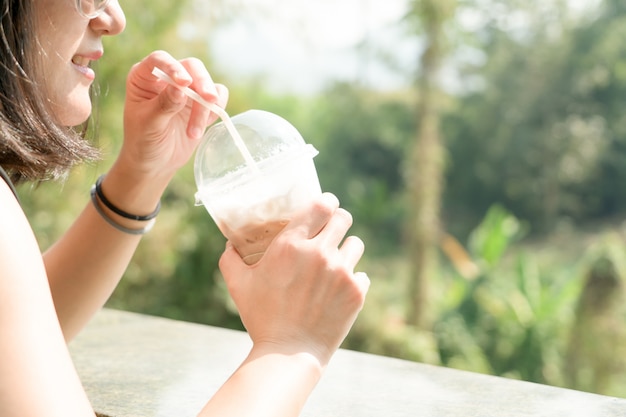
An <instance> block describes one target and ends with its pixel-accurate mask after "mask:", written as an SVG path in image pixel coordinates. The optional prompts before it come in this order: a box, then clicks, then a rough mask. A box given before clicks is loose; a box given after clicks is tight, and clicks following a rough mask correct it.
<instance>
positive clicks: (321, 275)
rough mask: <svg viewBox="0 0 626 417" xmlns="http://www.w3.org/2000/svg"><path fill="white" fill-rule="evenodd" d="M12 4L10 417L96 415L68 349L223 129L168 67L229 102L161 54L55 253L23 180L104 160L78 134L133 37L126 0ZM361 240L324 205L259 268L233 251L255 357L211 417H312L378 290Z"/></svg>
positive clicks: (7, 0) (6, 258)
mask: <svg viewBox="0 0 626 417" xmlns="http://www.w3.org/2000/svg"><path fill="white" fill-rule="evenodd" d="M0 4H2V12H3V15H2V23H1V24H2V35H3V38H2V41H1V42H0V47H1V48H2V53H1V55H0V59H1V60H2V65H0V167H1V168H3V170H0V173H1V174H2V179H3V180H0V415H1V416H3V417H26V416H39V417H43V416H63V417H78V416H81V417H86V416H90V415H91V416H93V411H92V409H91V406H90V404H89V402H88V399H87V397H86V395H85V393H84V391H83V388H82V387H81V384H80V382H79V380H78V377H77V375H76V372H75V370H74V368H73V366H72V363H71V359H70V356H69V354H68V350H67V347H66V342H67V341H69V340H71V339H72V337H74V336H75V335H76V334H77V333H78V332H79V331H80V330H81V329H82V328H83V326H84V325H85V324H86V323H87V322H88V321H89V319H90V318H91V317H92V315H93V314H94V313H95V312H96V311H98V309H99V308H101V307H102V305H103V304H104V302H105V301H106V300H107V298H108V297H109V296H110V294H111V292H112V291H113V289H114V287H115V286H116V284H117V283H118V281H119V279H120V277H121V276H122V274H123V272H124V270H125V268H126V266H127V265H128V262H129V259H130V258H131V256H132V254H133V252H134V250H135V248H136V246H137V244H138V242H139V240H140V238H141V235H142V234H144V233H146V232H147V231H148V230H149V229H150V226H151V225H152V224H153V222H154V217H155V216H156V214H157V213H158V207H159V199H160V196H161V194H162V193H163V190H164V189H165V188H166V186H167V184H168V183H169V181H170V180H171V178H172V176H173V175H174V173H175V172H176V170H177V169H178V168H180V167H181V166H182V165H184V164H185V163H186V162H187V161H188V159H189V158H190V156H191V155H192V153H193V151H194V149H195V147H196V145H197V144H198V141H199V140H200V138H201V135H202V132H203V130H204V129H205V128H206V126H207V125H209V124H210V123H211V122H213V121H214V120H215V116H214V115H211V114H209V113H208V112H207V111H206V110H205V109H204V108H202V107H200V106H198V105H196V104H194V103H192V102H191V101H189V100H188V99H187V98H186V97H185V96H184V95H183V94H182V93H181V91H180V90H179V89H178V88H176V87H172V86H168V85H166V84H164V83H162V82H160V81H158V80H157V79H156V78H155V77H154V76H152V75H151V71H152V69H153V67H155V66H158V67H159V68H161V69H163V70H164V71H165V72H167V73H168V74H169V75H170V76H171V77H172V78H173V79H174V80H175V81H176V83H178V84H179V85H180V86H181V87H185V86H189V87H191V88H193V89H194V90H196V91H197V92H198V93H199V94H200V95H201V96H202V97H204V98H205V99H206V100H210V101H212V102H215V103H217V104H218V105H220V106H224V105H225V103H226V100H227V96H228V92H227V89H226V88H225V87H224V86H221V85H216V84H214V83H213V82H212V81H211V77H210V76H209V74H208V72H207V70H206V68H205V67H204V66H203V64H202V63H201V62H199V61H198V60H196V59H185V60H181V61H177V60H175V59H174V58H172V56H170V55H169V54H167V53H165V52H162V51H161V52H154V53H152V54H150V55H149V56H147V57H146V58H145V59H144V60H143V61H142V62H140V63H138V64H136V65H135V66H134V67H133V68H132V69H131V70H130V73H129V75H128V80H127V98H126V103H125V110H124V115H125V117H124V120H125V121H124V144H123V146H122V149H121V151H120V154H119V156H118V158H117V160H116V162H115V163H114V165H113V166H112V167H111V169H110V170H109V171H108V172H107V173H106V174H105V175H104V176H103V177H102V181H101V182H100V183H99V187H98V189H97V190H95V189H94V190H93V191H92V193H91V201H88V203H87V204H86V207H85V209H84V211H83V212H82V213H81V214H80V216H79V217H78V218H77V220H76V221H75V223H74V224H73V225H72V226H71V228H70V229H69V230H68V231H67V233H66V234H65V235H64V236H63V237H62V238H61V239H59V241H58V242H57V243H56V244H55V245H53V246H52V247H51V248H49V249H48V250H46V251H45V253H43V254H42V253H41V252H40V249H39V248H38V245H37V242H36V239H35V236H34V234H33V231H32V229H31V227H30V226H29V223H28V221H27V219H26V216H25V214H24V212H23V211H22V209H21V207H20V204H19V201H18V199H17V198H16V196H15V194H14V189H12V184H11V181H10V180H9V178H11V179H13V180H14V181H25V180H31V181H38V180H42V179H47V178H51V177H59V176H61V175H62V174H63V173H64V172H66V171H67V170H68V169H69V168H70V167H72V166H73V165H74V164H76V163H78V162H81V161H84V160H89V159H93V158H94V157H95V156H96V152H95V151H94V150H93V149H92V148H91V147H90V146H89V144H88V143H86V142H85V141H84V140H83V139H82V138H81V137H80V135H78V134H76V133H75V130H74V129H72V128H69V126H82V125H84V123H85V122H86V121H87V119H88V118H89V115H90V113H91V101H90V96H89V89H90V86H91V84H92V83H93V81H94V79H95V76H96V75H95V73H94V71H93V70H92V69H91V68H90V64H91V63H92V62H93V61H96V60H98V59H100V57H101V56H102V55H103V47H102V38H103V37H104V36H113V35H117V34H119V33H120V32H121V31H122V30H123V29H124V26H125V18H124V14H123V12H122V10H121V8H120V6H119V4H118V3H117V0H0ZM5 171H6V172H5ZM7 173H8V175H6V174H7ZM86 194H87V193H86ZM87 199H88V196H86V200H87ZM350 225H351V217H350V215H349V214H348V213H347V212H346V211H344V210H342V209H340V208H338V202H337V200H336V198H335V197H334V196H332V195H329V194H325V195H324V196H322V197H321V198H320V199H318V200H317V201H316V202H315V203H314V204H312V205H311V206H310V207H308V209H307V210H306V211H303V212H302V213H301V215H300V216H299V217H298V218H296V219H294V220H293V221H292V222H291V223H290V224H289V225H288V227H287V228H286V229H285V230H284V232H283V233H281V234H280V235H279V236H278V237H277V238H276V239H275V241H274V242H273V243H272V245H271V246H270V247H269V248H268V250H267V252H266V254H265V256H264V257H263V259H262V260H261V261H260V262H259V263H257V264H256V265H254V266H253V267H248V266H247V265H245V263H243V262H242V260H241V259H240V257H239V256H238V255H237V253H236V251H235V250H234V249H233V248H232V247H231V246H230V245H227V247H226V250H225V251H224V254H223V255H222V257H221V259H220V268H221V270H222V273H223V275H224V278H225V281H226V284H227V286H228V288H229V291H230V293H231V295H232V297H233V299H234V301H235V303H236V304H237V306H238V308H239V311H240V314H241V317H242V320H243V323H244V325H245V326H246V328H247V330H248V332H249V334H250V336H251V338H252V340H253V342H254V343H253V347H252V349H251V351H250V354H249V356H248V357H247V359H246V360H245V361H244V362H243V363H242V364H241V366H240V367H239V369H237V370H236V371H235V372H234V373H233V375H232V377H231V378H230V379H229V380H228V381H227V382H226V383H225V384H224V386H223V387H222V388H221V389H220V390H219V391H218V392H217V393H216V394H215V395H214V396H213V397H212V398H211V399H210V400H209V401H208V403H207V405H206V406H205V408H204V409H203V410H199V413H200V414H199V415H201V416H222V417H224V416H235V415H236V416H242V415H255V416H264V415H267V416H293V415H297V414H298V413H299V411H300V410H301V407H302V405H303V403H304V402H305V401H306V398H307V397H308V395H309V394H310V392H311V390H312V389H313V387H314V386H315V384H316V383H317V381H318V379H319V377H320V375H321V373H322V372H323V370H324V367H325V366H326V364H327V363H328V361H329V359H330V357H331V355H332V354H333V353H334V352H335V350H336V349H337V348H338V346H339V345H340V343H341V341H342V340H343V338H344V337H345V335H346V334H347V332H348V330H349V328H350V327H351V325H352V323H353V322H354V320H355V318H356V316H357V314H358V311H359V310H360V309H361V307H362V305H363V302H364V298H365V294H366V292H367V288H368V285H369V280H368V278H367V276H365V275H364V274H358V273H357V274H355V273H354V272H353V269H354V267H355V265H356V263H357V262H358V260H359V259H360V257H361V255H362V252H363V243H362V242H361V240H360V239H358V238H356V237H348V238H347V239H345V240H344V242H343V244H341V241H342V240H343V238H344V236H345V233H346V232H347V230H348V228H349V227H350ZM207 308H208V307H207ZM208 348H210V347H208V346H207V349H208Z"/></svg>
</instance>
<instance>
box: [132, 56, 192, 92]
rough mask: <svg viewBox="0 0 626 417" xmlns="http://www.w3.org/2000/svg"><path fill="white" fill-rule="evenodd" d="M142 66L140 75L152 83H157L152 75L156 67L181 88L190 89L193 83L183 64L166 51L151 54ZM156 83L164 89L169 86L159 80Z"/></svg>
mask: <svg viewBox="0 0 626 417" xmlns="http://www.w3.org/2000/svg"><path fill="white" fill-rule="evenodd" d="M140 64H141V65H140V66H141V71H140V75H141V76H144V77H145V78H146V79H148V80H150V81H152V82H155V76H154V74H152V70H153V69H154V67H157V68H159V69H160V70H161V71H163V72H165V73H166V74H167V75H168V76H169V77H170V78H171V79H172V80H173V81H174V83H176V84H177V85H178V86H180V87H188V86H190V85H191V83H192V82H193V78H192V76H191V74H189V72H188V71H187V69H186V68H185V66H184V65H183V64H182V62H179V61H178V60H176V59H175V58H174V57H173V56H172V55H170V54H169V53H167V52H165V51H155V52H153V53H151V54H150V55H148V56H147V57H146V58H145V59H144V60H143V61H142V62H141V63H140ZM156 83H157V84H159V85H161V86H163V87H162V88H164V86H165V85H167V83H166V82H165V81H162V80H158V79H156Z"/></svg>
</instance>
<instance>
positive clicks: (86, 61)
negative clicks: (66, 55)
mask: <svg viewBox="0 0 626 417" xmlns="http://www.w3.org/2000/svg"><path fill="white" fill-rule="evenodd" d="M72 62H73V63H74V64H76V65H80V66H82V67H86V66H88V65H89V59H88V58H83V57H80V56H75V57H74V58H72Z"/></svg>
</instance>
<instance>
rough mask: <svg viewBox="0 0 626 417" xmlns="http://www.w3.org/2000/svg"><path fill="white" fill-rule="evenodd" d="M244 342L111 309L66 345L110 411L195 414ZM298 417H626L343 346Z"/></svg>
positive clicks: (539, 389) (90, 390)
mask: <svg viewBox="0 0 626 417" xmlns="http://www.w3.org/2000/svg"><path fill="white" fill-rule="evenodd" d="M249 348H250V340H249V338H248V336H247V335H246V334H245V333H242V332H237V331H233V330H227V329H221V328H216V327H210V326H203V325H199V324H192V323H186V322H180V321H174V320H169V319H164V318H158V317H152V316H145V315H140V314H135V313H128V312H122V311H117V310H110V309H104V310H102V311H101V312H100V313H98V315H97V316H96V318H95V319H94V320H93V321H92V323H90V324H89V326H88V327H87V328H86V329H85V330H84V331H83V333H81V334H80V335H79V336H78V337H77V338H76V340H74V341H73V342H72V343H71V344H70V351H71V353H72V357H73V358H74V362H75V364H76V368H77V370H78V373H79V374H80V376H81V379H82V381H83V384H84V386H85V389H86V390H87V394H88V395H89V397H90V400H91V402H92V404H93V406H94V408H95V410H96V411H98V412H99V413H102V414H104V415H106V416H110V417H166V416H167V417H173V416H176V417H187V416H189V417H192V416H196V415H197V413H198V412H199V411H200V409H201V408H202V406H203V404H204V403H205V402H206V401H207V399H208V398H210V396H211V395H212V394H213V393H214V392H215V391H216V390H217V389H218V388H219V386H220V385H221V384H222V383H223V382H224V381H225V380H226V379H227V378H228V377H229V375H230V374H231V373H232V372H233V370H234V369H235V368H236V367H237V366H238V365H239V363H240V362H241V361H242V360H243V358H244V357H245V356H246V354H247V352H248V350H249ZM302 416H305V417H306V416H319V417H321V416H325V417H334V416H337V417H339V416H341V417H348V416H353V417H370V416H372V417H373V416H380V417H394V416H416V417H417V416H420V417H450V416H464V417H474V416H476V417H490V416H493V417H496V416H497V417H516V416H535V417H536V416H546V417H548V416H549V417H566V416H569V417H596V416H624V417H626V400H625V399H618V398H612V397H606V396H601V395H595V394H589V393H583V392H578V391H573V390H567V389H561V388H555V387H549V386H544V385H539V384H533V383H528V382H522V381H515V380H509V379H504V378H498V377H493V376H487V375H480V374H474V373H470V372H463V371H458V370H453V369H447V368H442V367H435V366H429V365H424V364H419V363H414V362H408V361H403V360H399V359H393V358H387V357H381V356H376V355H370V354H365V353H359V352H352V351H347V350H340V351H339V352H337V354H336V356H335V357H334V358H333V360H332V361H331V363H330V365H329V367H328V369H327V372H326V374H325V375H324V377H323V378H322V380H321V381H320V383H319V385H318V386H317V388H316V389H315V391H314V392H313V394H312V396H311V398H310V399H309V401H308V403H307V405H306V407H305V409H304V411H303V413H302Z"/></svg>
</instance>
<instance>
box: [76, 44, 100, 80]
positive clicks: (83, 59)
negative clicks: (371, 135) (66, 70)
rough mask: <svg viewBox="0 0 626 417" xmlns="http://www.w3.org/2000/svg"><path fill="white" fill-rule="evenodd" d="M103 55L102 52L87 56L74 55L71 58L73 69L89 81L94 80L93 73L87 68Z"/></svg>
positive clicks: (94, 75)
mask: <svg viewBox="0 0 626 417" xmlns="http://www.w3.org/2000/svg"><path fill="white" fill-rule="evenodd" d="M102 55H103V52H102V50H97V51H94V52H92V53H89V54H76V55H74V56H73V57H72V64H73V65H74V67H75V68H76V69H77V70H78V71H79V72H80V73H81V74H83V75H84V76H85V77H87V78H88V79H89V80H94V79H95V78H96V74H95V72H94V71H93V70H92V69H91V68H90V67H89V65H90V64H91V62H92V61H97V60H98V59H100V58H101V57H102Z"/></svg>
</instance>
